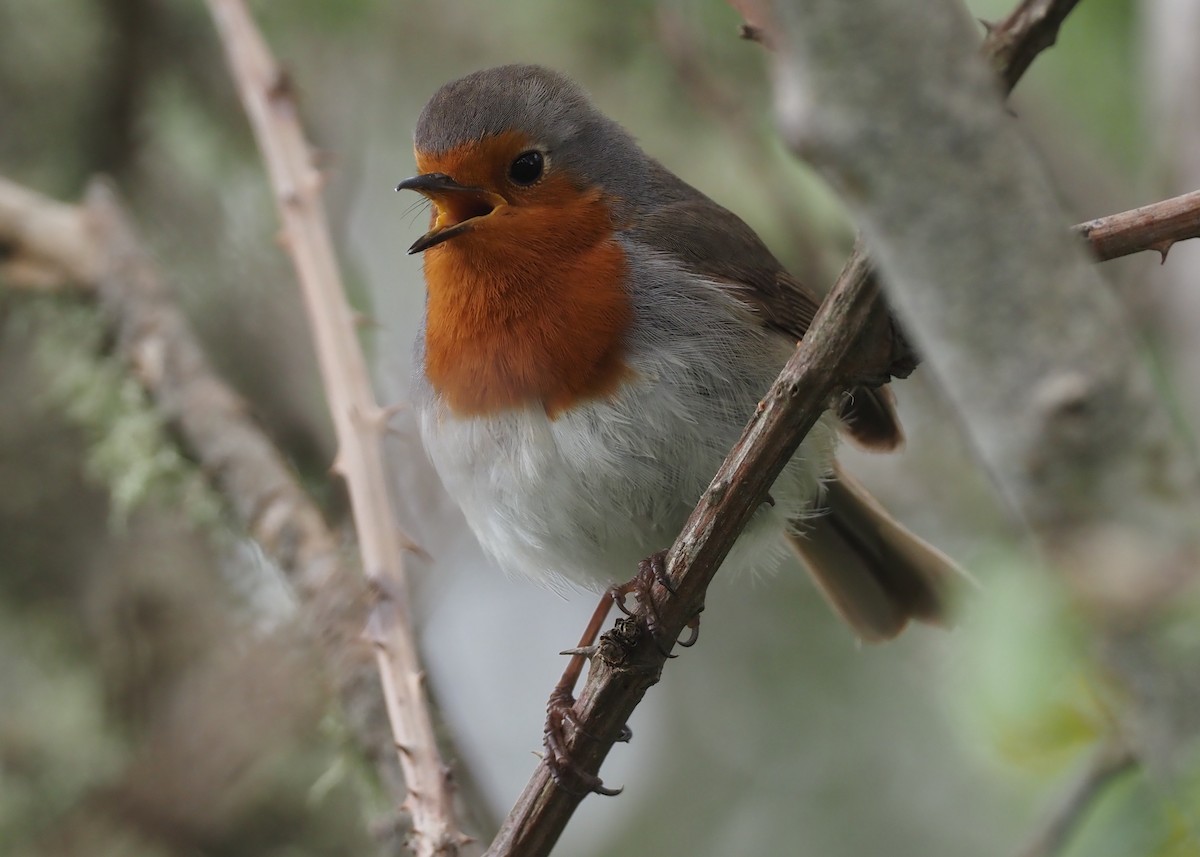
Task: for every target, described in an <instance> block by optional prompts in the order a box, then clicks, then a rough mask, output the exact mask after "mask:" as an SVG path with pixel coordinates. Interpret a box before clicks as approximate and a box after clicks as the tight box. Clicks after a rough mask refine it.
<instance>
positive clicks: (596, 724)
mask: <svg viewBox="0 0 1200 857" xmlns="http://www.w3.org/2000/svg"><path fill="white" fill-rule="evenodd" d="M1074 2H1075V0H1060V2H1049V3H1047V2H1044V0H1026V2H1023V3H1021V4H1020V5H1019V6H1018V8H1017V10H1016V11H1015V12H1014V13H1013V14H1012V15H1010V16H1009V17H1008V18H1006V19H1005V20H1004V21H1003V22H1002V23H1000V24H998V25H996V26H995V27H994V28H993V30H992V34H991V36H990V38H989V40H988V42H987V43H986V44H985V47H984V50H985V52H987V54H988V57H989V59H992V60H993V61H994V62H998V63H1002V65H1001V67H1000V71H1001V79H1002V80H1003V81H1004V83H1005V88H1006V91H1007V90H1011V88H1012V86H1013V85H1015V83H1016V81H1017V79H1018V78H1019V77H1020V76H1021V74H1022V73H1023V72H1024V71H1025V69H1026V68H1028V66H1029V63H1030V62H1031V61H1032V58H1033V57H1034V56H1035V55H1036V53H1037V52H1038V51H1039V50H1041V49H1042V48H1044V47H1046V46H1048V45H1049V44H1052V43H1053V34H1054V33H1056V32H1057V29H1058V25H1059V24H1060V23H1061V21H1062V19H1063V18H1064V17H1065V16H1066V14H1067V13H1068V12H1069V11H1070V9H1071V7H1072V6H1073V5H1074ZM733 5H734V6H735V7H737V8H738V9H739V10H740V11H742V12H743V14H744V15H745V16H746V20H747V22H748V26H750V28H751V30H752V32H753V33H754V37H755V39H756V40H758V41H761V42H763V43H764V44H768V46H769V42H770V40H769V39H768V38H764V33H769V27H768V28H765V29H764V26H763V21H764V20H765V18H764V16H763V15H761V14H760V13H761V12H762V11H763V10H762V9H761V7H760V4H759V3H756V2H751V0H740V2H734V3H733ZM1038 10H1041V13H1040V14H1034V13H1035V12H1038ZM999 51H1003V53H1004V58H1003V59H1002V60H1000V59H996V54H995V53H993V52H999ZM1097 231H1098V230H1096V229H1092V230H1090V231H1089V233H1090V234H1096V233H1097ZM1188 234H1191V235H1194V234H1195V231H1194V229H1193V230H1189V231H1188ZM1104 246H1105V247H1106V248H1107V247H1117V246H1119V245H1117V244H1115V243H1111V244H1106V245H1104ZM1100 252H1103V251H1100ZM913 365H914V361H913V359H912V355H911V353H910V352H909V351H908V349H907V346H905V345H904V343H903V338H902V337H901V336H898V335H896V332H895V331H894V330H893V329H892V326H891V320H890V317H889V314H888V313H887V311H886V309H885V308H884V307H883V304H882V300H881V299H880V296H879V292H878V289H877V287H876V285H875V283H874V279H873V277H872V276H871V266H870V263H869V261H868V260H867V258H866V255H865V252H864V251H863V250H862V248H861V244H860V245H859V247H857V248H856V249H855V251H854V252H853V253H852V255H851V257H850V259H849V261H848V262H847V263H846V266H845V268H844V269H843V271H842V273H841V275H840V276H839V277H838V280H837V283H836V284H835V285H834V287H833V289H832V291H831V292H830V294H829V296H828V298H827V299H826V300H825V302H824V303H823V304H822V306H821V308H820V310H819V311H818V313H817V316H816V318H815V319H814V320H813V323H812V325H811V327H810V328H809V332H808V335H807V336H806V337H805V338H804V340H803V341H802V342H801V343H800V344H799V345H798V346H797V348H796V351H795V353H794V354H793V355H792V357H791V359H790V360H789V361H788V363H787V365H786V366H785V367H784V369H783V371H782V373H781V374H780V376H779V378H778V379H777V380H776V381H775V383H774V384H773V385H772V387H771V389H770V391H769V392H768V393H767V394H766V396H765V397H764V398H763V400H762V402H761V403H760V405H759V408H758V410H757V412H756V413H755V414H754V416H753V417H752V418H751V420H750V423H749V424H748V425H747V427H746V429H745V431H744V432H743V434H742V437H741V438H740V439H739V441H738V443H737V444H736V445H735V446H734V448H733V450H732V451H731V452H730V453H729V456H728V457H727V458H726V459H725V462H724V463H723V464H722V465H721V468H720V470H718V472H717V474H716V476H715V477H714V479H713V481H712V483H711V484H710V486H709V487H708V489H707V490H706V491H705V492H704V494H703V496H702V497H701V498H700V501H699V503H698V504H697V506H696V508H695V510H694V511H693V513H692V515H691V517H690V518H689V519H688V522H687V524H686V525H685V527H684V530H683V532H682V533H681V534H680V536H679V538H678V539H677V540H676V541H675V544H674V545H673V546H672V547H671V549H670V552H669V554H668V557H667V567H668V571H669V574H670V577H671V580H672V582H673V583H674V585H675V588H676V592H675V594H674V595H670V596H668V594H667V593H666V592H665V591H664V590H663V589H662V588H661V587H659V586H657V585H656V586H655V588H654V590H653V593H652V594H653V597H654V601H655V612H656V614H657V616H658V617H659V621H658V628H659V634H660V635H661V637H662V638H663V639H674V638H675V637H676V636H677V635H678V634H679V633H681V632H682V630H683V628H684V626H685V624H686V622H687V620H688V618H689V617H691V616H693V615H695V613H696V612H697V611H698V610H700V609H702V608H703V605H704V594H705V591H706V590H707V587H708V584H709V582H710V581H711V580H712V578H713V576H714V575H715V574H716V571H717V569H718V567H719V566H720V564H721V562H722V560H723V559H724V558H725V556H726V554H727V553H728V551H729V549H730V547H731V546H732V544H733V542H734V540H735V539H736V538H737V536H738V534H739V533H740V532H741V530H742V528H743V527H744V525H745V523H746V522H747V521H748V520H749V518H750V517H751V515H752V514H753V512H754V510H755V509H757V508H758V506H759V505H760V504H761V503H762V502H763V500H764V499H765V497H766V496H767V492H768V489H769V488H770V486H771V484H772V483H773V482H774V480H775V478H776V477H777V476H778V475H779V473H780V472H781V470H782V468H783V466H784V465H785V464H786V462H787V461H788V460H789V459H790V457H791V456H792V454H793V453H794V452H795V450H796V449H797V448H798V446H799V444H800V442H801V441H802V440H803V438H804V436H805V435H806V434H807V432H808V431H809V429H811V427H812V426H813V425H814V424H815V423H816V421H817V420H818V419H819V417H820V415H821V414H822V412H823V411H824V410H825V409H826V408H827V407H828V404H829V402H830V400H831V398H832V397H833V396H834V395H835V394H837V393H838V392H840V391H842V390H844V389H847V388H848V387H851V386H854V385H856V384H860V383H872V382H874V383H879V382H881V381H883V380H886V378H887V377H888V376H889V375H900V376H902V375H904V374H907V372H908V371H911V368H912V366H913ZM642 628H643V625H641V624H640V623H639V621H638V620H637V618H636V617H635V618H634V619H630V620H619V621H618V622H617V625H616V627H615V628H614V630H613V631H611V632H610V633H608V634H606V635H605V636H604V637H603V638H602V640H601V645H600V649H599V651H598V653H597V655H596V656H595V657H594V658H593V659H592V665H591V670H590V671H589V674H588V678H587V681H586V684H585V686H584V688H583V690H582V692H581V693H580V695H579V699H578V701H577V703H576V706H575V714H576V717H577V721H578V724H579V728H578V729H577V730H575V732H574V734H573V735H572V736H571V739H570V740H569V746H570V750H571V753H572V757H573V759H574V760H575V761H576V762H577V763H578V765H579V767H580V768H581V769H582V770H583V771H584V772H586V773H588V774H596V773H597V772H598V771H599V768H600V765H601V763H602V762H603V760H604V758H605V757H606V756H607V754H608V752H609V750H611V749H612V746H613V744H614V742H615V741H616V740H617V739H618V737H619V736H620V735H621V731H622V728H623V726H624V724H625V723H626V722H627V720H628V718H629V716H630V715H631V714H632V713H633V710H634V709H635V708H636V707H637V705H638V704H639V703H640V702H641V699H642V697H643V696H644V695H645V693H646V691H647V690H648V689H649V688H650V687H651V686H652V685H653V684H655V683H656V682H657V681H658V678H659V676H660V674H661V671H662V667H663V664H664V663H665V662H666V657H665V656H664V655H663V654H662V653H661V652H659V650H658V648H657V646H655V645H654V644H653V643H652V642H649V641H647V640H646V639H645V636H644V633H643V631H642ZM582 799H583V795H580V794H574V793H571V792H568V791H567V790H565V789H562V788H560V787H558V786H557V785H556V784H555V783H554V780H553V778H552V777H551V775H550V771H549V768H548V766H547V765H546V763H545V762H543V763H542V764H540V765H538V767H537V769H536V770H535V771H534V774H533V776H532V778H531V779H530V781H529V783H528V784H527V785H526V787H525V789H524V791H523V792H522V793H521V796H520V797H519V798H518V800H517V802H516V804H515V805H514V807H513V808H512V810H511V811H510V813H509V816H508V818H507V819H506V820H505V822H504V824H503V825H502V827H501V830H500V832H499V834H498V835H497V837H496V839H495V840H494V841H493V843H492V845H491V847H490V848H489V850H488V852H487V853H488V855H489V857H502V855H505V856H506V857H507V855H513V857H515V855H521V857H541V855H545V854H548V853H549V851H550V850H551V848H552V847H553V846H554V843H555V842H556V841H557V840H558V837H559V836H560V835H561V833H562V831H563V829H564V828H565V827H566V824H567V822H568V821H569V820H570V817H571V815H572V814H573V813H574V811H575V808H576V807H577V806H578V805H579V803H580V802H581V800H582Z"/></svg>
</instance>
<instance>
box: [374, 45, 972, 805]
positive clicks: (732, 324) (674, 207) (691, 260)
mask: <svg viewBox="0 0 1200 857" xmlns="http://www.w3.org/2000/svg"><path fill="white" fill-rule="evenodd" d="M414 154H415V160H416V167H417V171H418V172H417V174H416V175H414V176H412V177H411V178H408V179H405V180H404V181H402V182H400V184H399V185H398V186H397V190H412V191H416V192H418V193H420V194H422V195H423V196H425V197H426V198H427V199H428V200H429V201H431V203H432V207H431V220H430V227H429V230H428V231H427V232H426V233H425V234H424V235H422V236H421V237H420V238H418V239H417V240H416V241H415V242H414V243H413V244H412V246H411V247H410V248H409V252H410V253H421V254H423V268H424V278H425V285H426V295H425V307H424V314H423V320H422V323H421V326H420V329H419V332H418V334H417V338H416V343H415V346H414V360H413V377H412V403H413V408H414V412H415V414H416V416H417V421H418V425H419V430H420V435H421V439H422V443H423V445H424V447H425V450H426V452H427V454H428V457H429V459H430V460H431V462H432V463H433V466H434V469H435V470H436V472H437V474H438V476H439V477H440V479H441V481H442V484H443V485H444V486H445V488H446V490H447V492H448V493H449V494H450V496H451V498H452V499H453V500H454V501H455V502H456V503H457V505H458V506H459V508H460V509H461V510H462V513H463V515H464V516H465V518H466V522H467V524H468V526H469V527H470V529H471V531H472V532H473V533H474V535H475V537H476V538H477V539H478V541H479V543H480V545H481V546H482V547H483V549H484V551H485V552H486V553H487V554H489V555H490V556H491V557H492V558H493V559H494V560H495V561H496V563H497V564H498V565H499V566H501V567H502V568H504V569H505V570H507V571H508V572H510V573H512V574H514V575H518V576H521V575H524V576H530V577H532V578H534V579H536V580H539V581H542V582H544V583H547V584H548V585H551V586H555V587H562V586H568V585H572V584H573V585H576V586H581V587H583V588H590V589H594V590H600V591H604V590H607V589H609V588H610V587H614V586H618V585H620V584H621V583H622V581H625V580H626V579H627V578H629V576H630V573H631V570H632V569H635V568H638V567H639V566H640V565H641V566H642V567H643V568H644V565H643V563H644V560H645V559H646V557H648V556H651V555H658V556H661V551H662V549H663V548H665V547H667V546H669V545H670V544H671V543H672V542H673V540H674V538H675V536H676V535H677V534H678V533H679V531H680V529H681V528H682V526H683V524H684V522H685V521H686V520H687V517H688V515H689V513H690V512H691V510H692V509H693V507H694V506H695V504H696V502H697V501H698V500H699V498H700V496H701V494H702V492H703V491H704V490H705V488H706V487H707V486H708V484H709V482H710V481H711V479H712V477H713V475H714V474H715V473H716V471H717V468H718V467H719V465H720V464H721V462H722V461H723V460H724V458H725V456H726V454H727V453H728V451H729V450H730V448H731V447H732V446H733V445H734V443H735V442H736V441H737V440H738V438H739V436H740V434H741V431H742V429H743V427H744V426H745V424H746V422H747V420H748V419H749V418H750V416H751V415H752V414H753V413H754V410H755V407H756V406H757V404H758V402H759V400H760V398H761V397H762V396H763V395H764V394H765V393H766V391H767V390H768V388H769V387H770V385H771V383H772V381H774V379H775V378H776V376H777V375H778V373H779V371H780V369H781V368H782V367H783V364H784V363H785V362H786V361H787V359H788V357H789V356H790V355H791V353H792V351H793V349H794V348H795V344H796V342H797V340H799V339H801V338H802V337H803V336H804V334H805V332H806V331H807V329H808V326H809V324H810V323H811V321H812V319H813V316H814V314H815V312H816V310H817V307H818V305H819V300H818V299H817V297H816V296H815V295H814V293H813V292H811V291H810V290H809V289H808V288H807V287H805V286H804V285H803V284H801V283H800V282H799V281H798V280H797V279H796V278H794V277H793V276H792V275H791V274H789V273H788V271H787V270H786V269H785V268H784V266H783V265H782V264H781V263H780V262H779V261H778V260H777V259H776V258H775V256H774V255H772V253H771V252H770V250H768V248H767V247H766V245H765V244H764V243H763V241H762V240H761V239H760V238H759V237H758V235H757V234H756V233H755V232H754V231H753V229H751V228H750V227H749V226H748V225H747V224H746V223H745V222H744V221H743V220H742V219H741V218H740V217H738V216H737V215H736V214H734V213H732V212H731V211H729V210H728V209H726V208H724V207H723V206H721V205H719V204H718V203H716V202H714V201H713V200H712V199H710V198H709V197H708V196H706V195H705V194H703V193H702V192H701V191H699V190H697V189H696V188H694V187H692V186H691V185H689V184H687V183H686V182H685V181H683V180H682V179H680V178H679V177H678V176H676V175H675V174H674V173H672V172H671V171H670V170H669V169H668V168H667V167H665V166H663V165H662V164H661V163H660V162H659V161H658V160H656V159H655V158H653V157H651V156H650V155H649V154H647V153H646V152H645V151H643V149H642V148H641V147H640V146H639V144H638V143H637V141H636V140H635V139H634V137H633V136H632V135H631V134H630V133H629V132H628V131H627V130H626V129H625V128H624V127H622V126H621V125H620V124H619V123H618V122H616V121H615V120H613V119H611V118H609V117H608V116H607V115H605V114H604V113H603V112H601V111H600V110H599V109H598V108H597V107H596V106H595V104H594V103H593V101H592V100H591V98H590V97H589V96H588V94H587V93H586V92H585V91H584V89H583V88H582V87H580V86H579V85H578V84H576V83H575V82H574V81H573V80H571V79H570V78H568V77H567V76H565V75H563V74H561V73H559V72H557V71H554V70H551V69H548V68H545V67H541V66H537V65H528V64H516V65H505V66H500V67H495V68H488V69H484V70H480V71H476V72H474V73H471V74H468V75H466V76H465V77H462V78H459V79H457V80H453V81H451V82H449V83H446V84H445V85H443V86H442V87H441V88H439V89H438V90H437V91H436V92H435V93H434V94H433V96H432V97H431V98H430V99H429V101H428V103H427V104H426V105H425V107H424V109H423V110H422V112H421V114H420V116H419V118H418V121H417V124H416V129H415V133H414ZM843 435H844V436H848V437H850V438H851V439H852V440H853V441H855V442H857V443H858V444H859V445H862V446H865V447H867V448H870V449H876V450H887V449H893V448H896V447H898V446H899V445H900V444H901V443H902V441H903V432H902V429H901V427H900V424H899V420H898V417H897V413H896V410H895V405H894V397H893V396H892V394H891V391H890V389H888V388H887V387H881V388H876V389H865V388H860V389H855V390H851V391H847V395H846V396H845V397H844V398H843V399H842V400H841V401H840V402H832V403H831V408H830V410H829V411H828V412H827V413H826V414H825V415H824V416H823V417H822V418H821V419H820V420H819V421H818V423H817V424H816V425H815V426H814V427H813V429H812V430H811V431H810V432H809V434H808V436H807V437H806V439H805V440H804V441H803V443H802V444H801V445H800V447H799V449H798V450H797V452H796V453H795V454H794V455H793V456H792V458H791V459H790V461H789V462H788V463H787V465H786V466H785V467H784V469H783V471H782V473H781V474H780V475H779V477H778V478H777V479H776V481H775V483H774V484H773V486H772V488H771V490H770V500H769V502H768V503H765V504H764V505H763V506H762V507H761V508H759V509H758V510H757V511H756V513H755V514H754V516H753V517H752V518H751V520H750V522H749V523H748V524H747V526H746V528H745V530H744V532H743V533H742V535H741V536H740V537H739V538H738V540H737V542H736V543H735V545H734V547H733V549H732V550H731V552H730V554H729V556H728V558H727V559H726V560H725V563H724V566H725V567H730V568H736V569H752V570H758V571H769V570H771V569H774V568H775V567H777V566H778V565H780V564H781V563H782V562H783V561H784V560H785V559H786V558H787V556H788V555H789V553H794V554H798V555H799V557H800V558H801V560H802V561H803V562H804V564H805V565H806V566H807V568H808V570H809V572H810V573H811V575H812V578H813V580H814V581H815V582H816V584H817V587H818V588H819V590H820V591H821V592H822V593H823V594H824V595H825V597H826V598H827V600H828V601H829V603H830V605H831V606H832V607H833V609H834V611H835V612H836V613H837V614H838V615H839V616H841V617H842V619H844V620H845V621H846V623H847V624H848V626H849V627H850V628H851V630H852V631H853V632H854V633H855V634H856V635H857V636H858V637H859V638H860V639H862V640H865V641H878V640H886V639H890V638H892V637H894V636H895V635H896V634H898V633H899V632H900V630H901V629H903V628H904V627H905V625H906V624H907V623H908V622H909V621H910V620H913V619H915V620H919V621H923V622H928V623H933V624H943V623H944V622H945V621H946V613H947V602H946V599H947V594H946V593H947V587H948V584H949V582H950V581H951V580H952V579H953V578H954V576H955V575H956V574H957V570H956V566H955V564H954V563H953V561H952V560H950V559H949V558H948V557H947V556H946V555H944V554H943V553H942V552H940V551H939V550H937V549H936V548H934V547H933V546H931V545H930V544H928V543H926V542H925V541H923V540H921V539H920V538H918V537H917V536H916V535H914V534H912V533H910V532H908V531H907V530H906V529H905V528H903V527H902V526H901V525H900V524H899V523H898V522H896V520H895V519H894V518H892V517H891V516H890V515H889V514H888V513H887V512H886V511H885V510H884V509H883V507H882V506H881V505H880V504H879V503H878V502H877V501H876V500H875V499H874V498H873V497H871V496H870V495H869V494H868V493H867V492H866V491H865V489H864V488H863V487H862V486H861V485H860V484H859V483H858V482H857V481H856V480H854V479H853V478H852V477H851V476H850V475H849V474H848V473H846V472H845V471H844V470H843V469H842V468H841V467H840V466H839V465H838V464H837V462H836V458H835V452H836V447H837V445H838V442H839V437H840V436H843ZM789 548H790V551H789ZM622 591H623V592H627V591H628V590H627V589H626V590H622ZM577 676H578V671H576V677H577ZM565 678H566V677H564V680H565ZM572 683H573V682H572ZM559 690H562V688H561V686H560V688H559ZM556 692H557V691H556ZM570 701H572V700H571V697H570V694H569V692H566V691H564V692H562V693H559V694H558V698H557V699H555V698H554V697H552V705H551V709H552V713H553V710H554V709H555V708H557V709H559V712H560V716H559V717H558V718H557V721H556V722H552V723H548V727H547V731H548V734H549V733H555V734H557V732H559V731H560V730H561V727H562V720H563V717H562V716H561V714H562V710H564V705H566V704H568V703H569V702H570ZM568 716H569V715H568ZM551 719H552V720H554V719H555V718H553V717H552V718H551ZM548 744H554V747H553V749H554V750H555V755H557V756H561V755H562V746H561V742H560V741H558V739H557V738H556V737H555V736H554V735H551V736H550V737H549V738H548ZM560 761H561V759H560ZM588 785H589V786H590V787H594V790H597V791H602V790H603V788H602V786H600V784H599V783H598V781H597V782H594V783H588Z"/></svg>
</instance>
